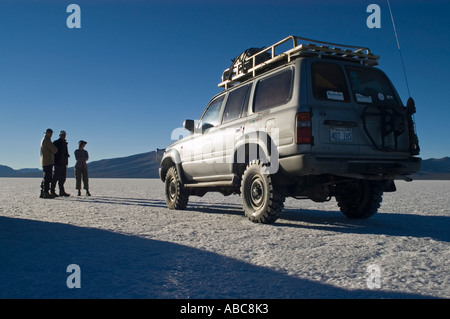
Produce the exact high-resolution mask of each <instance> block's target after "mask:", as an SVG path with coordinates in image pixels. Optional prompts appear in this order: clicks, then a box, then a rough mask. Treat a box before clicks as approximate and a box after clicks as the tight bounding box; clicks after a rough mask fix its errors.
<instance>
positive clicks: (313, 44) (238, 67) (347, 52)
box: [218, 35, 379, 89]
mask: <svg viewBox="0 0 450 319" xmlns="http://www.w3.org/2000/svg"><path fill="white" fill-rule="evenodd" d="M290 41H292V48H290V49H288V50H286V51H284V52H282V53H279V54H276V48H279V47H280V46H281V45H283V44H285V43H287V42H290ZM305 42H306V43H305ZM263 54H269V59H267V60H266V61H264V62H261V63H259V64H256V58H257V57H258V56H260V55H263ZM306 54H314V55H318V56H319V57H323V56H332V57H337V58H341V59H347V60H350V61H355V62H360V63H362V64H365V65H371V66H374V65H378V62H377V60H378V59H379V57H378V56H376V55H374V54H373V53H372V52H370V49H369V48H366V47H360V46H353V45H345V44H338V43H332V42H324V41H318V40H312V39H307V38H301V37H298V36H293V35H291V36H288V37H286V38H284V39H283V40H281V41H278V42H277V43H275V44H272V45H271V46H269V47H267V48H264V49H262V50H261V51H259V52H257V53H256V54H254V55H252V56H250V57H248V58H246V60H245V61H240V62H237V63H235V64H233V66H232V67H229V68H227V69H225V70H224V72H223V74H222V82H221V83H219V85H218V86H219V87H224V88H225V89H227V88H229V87H230V86H232V85H233V84H235V83H237V82H241V81H242V80H245V79H247V78H249V76H250V77H254V76H256V72H257V71H258V70H261V69H262V68H265V67H269V66H271V65H274V66H275V65H276V62H279V61H281V60H284V59H285V60H286V62H287V63H289V62H290V61H291V59H292V57H293V56H302V55H306ZM243 64H245V65H247V64H249V65H250V67H247V68H243V67H242V66H243ZM269 69H270V68H269ZM230 72H232V74H231V76H229V73H230ZM225 74H227V76H225Z"/></svg>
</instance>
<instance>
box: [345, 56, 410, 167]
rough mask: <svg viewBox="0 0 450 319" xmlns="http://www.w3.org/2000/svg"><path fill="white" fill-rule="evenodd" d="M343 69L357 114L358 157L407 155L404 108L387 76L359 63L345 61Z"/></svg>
mask: <svg viewBox="0 0 450 319" xmlns="http://www.w3.org/2000/svg"><path fill="white" fill-rule="evenodd" d="M345 71H346V74H347V77H348V79H349V83H350V91H351V94H352V98H353V100H354V102H355V104H356V105H357V109H358V114H359V118H360V128H361V129H360V131H361V138H360V157H361V158H401V157H408V156H409V137H408V127H407V118H406V112H405V108H404V107H403V105H402V102H401V100H400V97H399V96H398V94H397V92H396V91H395V89H394V87H393V85H392V83H391V82H390V81H389V79H388V77H387V76H386V75H385V74H384V73H383V72H382V71H380V70H379V69H376V68H373V67H365V66H360V65H346V66H345Z"/></svg>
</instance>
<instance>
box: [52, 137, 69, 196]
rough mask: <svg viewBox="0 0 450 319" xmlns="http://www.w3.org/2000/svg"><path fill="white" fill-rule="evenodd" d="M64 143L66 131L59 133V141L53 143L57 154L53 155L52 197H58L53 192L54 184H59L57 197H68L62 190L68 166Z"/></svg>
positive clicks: (66, 149)
mask: <svg viewBox="0 0 450 319" xmlns="http://www.w3.org/2000/svg"><path fill="white" fill-rule="evenodd" d="M67 144H68V143H67V141H66V131H61V132H59V139H57V140H56V141H54V142H53V145H55V146H56V148H57V149H58V152H56V154H55V171H54V174H53V181H52V196H54V197H58V195H56V192H55V188H56V183H58V184H59V196H66V197H67V196H70V194H67V193H66V191H65V190H64V183H65V182H66V176H67V165H69V157H70V155H69V150H68V147H67Z"/></svg>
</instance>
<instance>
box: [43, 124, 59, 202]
mask: <svg viewBox="0 0 450 319" xmlns="http://www.w3.org/2000/svg"><path fill="white" fill-rule="evenodd" d="M52 135H53V130H52V129H51V128H49V129H47V131H45V135H44V138H43V139H42V141H41V165H42V170H43V171H44V177H43V180H42V183H41V196H40V197H41V198H54V196H52V195H51V194H50V193H49V191H50V184H51V183H52V179H53V178H52V173H53V164H54V163H55V157H54V155H55V154H56V152H57V151H58V149H57V148H56V146H55V145H53V143H52V140H51V138H52Z"/></svg>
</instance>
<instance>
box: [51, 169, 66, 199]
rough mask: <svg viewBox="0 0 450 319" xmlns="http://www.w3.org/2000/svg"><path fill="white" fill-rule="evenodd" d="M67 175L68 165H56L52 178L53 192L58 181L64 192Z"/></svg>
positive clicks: (60, 188) (60, 189)
mask: <svg viewBox="0 0 450 319" xmlns="http://www.w3.org/2000/svg"><path fill="white" fill-rule="evenodd" d="M66 177H67V167H66V165H55V172H54V174H53V180H52V192H54V191H55V188H56V183H57V182H58V184H59V191H60V192H62V193H64V183H65V182H66Z"/></svg>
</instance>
